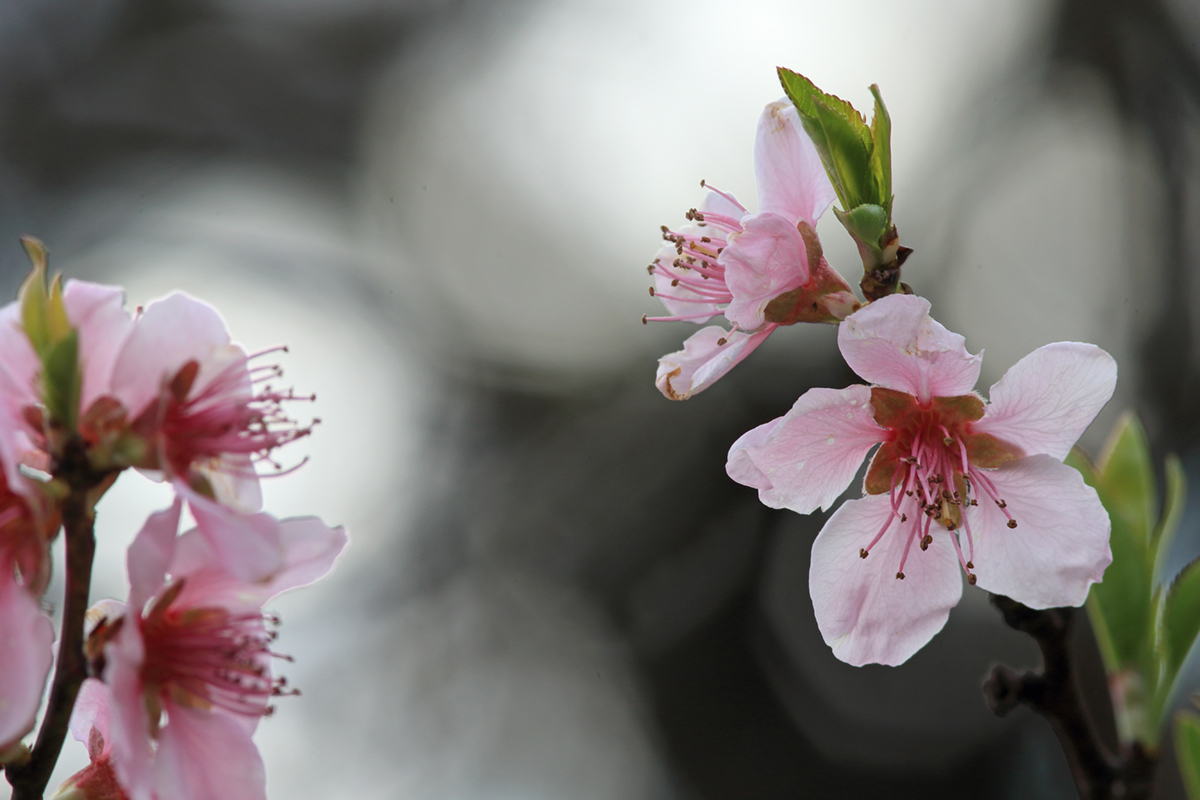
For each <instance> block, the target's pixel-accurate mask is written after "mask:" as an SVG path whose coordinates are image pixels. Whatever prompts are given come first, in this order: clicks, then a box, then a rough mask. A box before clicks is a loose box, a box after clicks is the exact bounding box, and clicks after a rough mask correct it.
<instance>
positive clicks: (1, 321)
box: [0, 302, 42, 408]
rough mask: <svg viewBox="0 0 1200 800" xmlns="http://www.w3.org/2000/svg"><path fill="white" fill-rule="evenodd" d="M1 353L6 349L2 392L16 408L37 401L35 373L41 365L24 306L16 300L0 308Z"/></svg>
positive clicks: (0, 376) (0, 375) (1, 373)
mask: <svg viewBox="0 0 1200 800" xmlns="http://www.w3.org/2000/svg"><path fill="white" fill-rule="evenodd" d="M0 353H4V360H3V363H0V393H2V394H3V395H4V396H6V397H8V398H9V399H10V400H11V401H12V403H13V404H14V405H15V406H16V407H17V408H20V407H21V406H26V405H30V404H32V403H37V402H38V397H37V394H36V393H35V392H34V390H33V385H34V377H35V376H36V375H37V374H38V371H39V370H41V368H42V366H41V362H40V361H39V360H38V357H37V353H35V352H34V351H33V345H31V344H30V343H29V338H28V337H27V336H26V335H25V329H24V328H23V327H22V325H21V307H20V305H18V304H17V303H15V302H13V303H9V304H8V305H6V306H4V308H0Z"/></svg>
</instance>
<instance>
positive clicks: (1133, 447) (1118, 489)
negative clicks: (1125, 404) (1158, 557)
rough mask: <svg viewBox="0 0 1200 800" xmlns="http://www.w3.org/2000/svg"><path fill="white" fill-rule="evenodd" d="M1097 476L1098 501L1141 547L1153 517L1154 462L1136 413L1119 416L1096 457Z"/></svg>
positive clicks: (1155, 501)
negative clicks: (1098, 478)
mask: <svg viewBox="0 0 1200 800" xmlns="http://www.w3.org/2000/svg"><path fill="white" fill-rule="evenodd" d="M1100 478H1101V482H1102V483H1103V486H1104V491H1103V492H1102V496H1101V500H1103V502H1104V507H1105V508H1106V509H1108V514H1109V516H1110V517H1112V520H1113V526H1114V527H1116V525H1117V523H1118V519H1119V520H1120V522H1121V524H1122V525H1124V526H1125V527H1126V528H1127V529H1128V530H1129V531H1130V533H1131V535H1133V536H1135V537H1136V538H1137V539H1138V541H1139V542H1141V543H1143V546H1144V547H1145V546H1148V545H1149V543H1150V533H1151V531H1152V530H1153V529H1154V522H1155V519H1156V518H1157V513H1156V512H1157V510H1158V509H1157V506H1158V489H1157V487H1156V486H1155V483H1154V465H1153V463H1152V462H1151V460H1150V443H1149V442H1148V441H1147V440H1146V432H1145V431H1144V430H1142V425H1141V423H1140V422H1138V418H1137V415H1136V414H1134V413H1133V412H1131V411H1126V412H1125V413H1124V414H1122V415H1121V418H1120V419H1119V420H1118V421H1117V424H1116V425H1115V426H1114V427H1113V431H1112V433H1111V434H1109V438H1108V442H1107V443H1106V444H1105V446H1104V451H1103V453H1102V454H1101V456H1100Z"/></svg>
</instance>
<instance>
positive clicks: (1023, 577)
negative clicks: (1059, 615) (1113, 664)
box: [968, 455, 1112, 608]
mask: <svg viewBox="0 0 1200 800" xmlns="http://www.w3.org/2000/svg"><path fill="white" fill-rule="evenodd" d="M986 477H987V478H988V479H989V480H990V481H991V482H992V483H993V484H994V485H995V487H996V490H997V493H998V494H999V496H1000V498H1001V499H1003V500H1004V501H1005V503H1006V504H1007V510H1008V512H1009V513H1010V514H1011V515H1012V517H1013V519H1015V520H1016V521H1017V527H1016V528H1009V527H1008V518H1007V517H1006V516H1004V514H1003V512H1001V510H1000V509H999V508H998V507H997V506H996V504H995V503H993V502H991V501H989V500H987V499H985V497H984V496H980V497H979V505H978V506H976V507H973V508H972V509H971V512H970V517H969V518H968V522H969V523H970V525H971V534H972V538H973V539H974V544H975V555H974V561H975V574H976V576H977V584H976V585H978V586H979V587H980V588H981V589H986V590H987V591H989V592H995V593H996V594H1002V595H1006V596H1007V597H1011V598H1012V599H1013V600H1016V601H1017V602H1019V603H1024V604H1025V605H1027V606H1029V607H1030V608H1054V607H1057V606H1080V605H1083V602H1084V601H1085V600H1087V595H1088V588H1089V587H1090V586H1091V585H1092V584H1093V583H1095V582H1097V581H1099V580H1100V579H1101V578H1102V577H1103V576H1104V570H1105V568H1106V567H1107V566H1108V565H1109V564H1110V563H1111V562H1112V551H1111V550H1109V547H1108V535H1109V532H1110V530H1111V523H1110V522H1109V519H1108V513H1107V512H1105V510H1104V506H1102V505H1100V499H1099V498H1098V497H1097V496H1096V491H1095V490H1094V489H1092V488H1091V487H1090V486H1087V485H1086V484H1085V483H1084V482H1083V478H1082V476H1080V474H1079V473H1078V472H1077V471H1075V470H1073V469H1071V468H1070V467H1068V466H1066V465H1065V464H1063V463H1062V462H1061V461H1059V460H1058V459H1055V458H1051V457H1050V456H1047V455H1034V456H1030V457H1028V458H1022V459H1018V460H1016V461H1011V462H1009V463H1008V464H1005V465H1004V466H1003V467H1001V468H1000V469H997V470H989V471H988V472H987V473H986Z"/></svg>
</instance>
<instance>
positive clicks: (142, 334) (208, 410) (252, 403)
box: [111, 292, 312, 511]
mask: <svg viewBox="0 0 1200 800" xmlns="http://www.w3.org/2000/svg"><path fill="white" fill-rule="evenodd" d="M266 352H273V351H266ZM262 355H266V353H258V354H255V355H248V354H247V353H246V351H245V350H244V349H242V347H241V346H240V345H237V344H234V343H233V341H232V339H231V337H230V335H229V330H228V329H227V328H226V327H225V321H224V320H223V319H222V318H221V315H220V314H219V313H218V312H217V310H216V309H214V308H213V307H212V306H210V305H208V304H207V303H204V302H201V301H200V300H196V299H195V298H193V297H189V296H188V295H186V294H182V293H178V292H177V293H175V294H171V295H169V296H167V297H165V298H163V299H161V300H156V301H154V302H152V303H150V304H149V305H148V306H147V307H146V309H145V311H144V312H143V313H142V314H140V315H139V316H138V318H137V320H136V322H135V324H134V327H133V331H132V332H131V333H130V334H129V336H128V338H127V339H126V341H125V342H124V345H123V346H122V347H121V350H120V352H119V353H118V354H117V356H116V359H115V363H114V365H113V370H112V384H111V394H112V395H113V397H115V398H116V399H117V400H118V401H119V402H120V403H121V406H122V407H123V408H124V410H125V412H126V414H127V415H128V419H129V421H130V426H131V429H132V431H133V432H134V434H135V435H137V436H138V437H140V438H141V439H142V441H143V442H144V444H145V453H144V455H143V458H142V460H141V462H140V463H139V464H137V466H139V467H141V468H143V469H149V470H152V471H157V472H161V473H163V474H164V475H165V476H166V477H168V478H171V479H178V480H181V481H183V482H184V483H186V484H188V485H189V486H191V487H192V488H193V489H195V490H196V491H198V492H201V493H202V494H205V495H208V496H210V497H213V498H215V499H217V500H219V501H221V502H223V503H228V504H230V505H233V506H235V507H237V508H239V509H241V510H244V511H256V510H258V509H259V508H261V507H262V494H261V492H260V490H259V484H258V474H257V472H256V470H255V462H256V461H263V460H265V461H270V458H271V452H272V451H273V450H274V449H275V448H277V447H280V446H281V445H284V444H287V443H288V442H291V441H294V440H295V439H298V438H300V437H302V436H305V435H307V434H308V433H309V432H310V431H311V430H312V426H311V425H309V426H300V425H298V424H297V423H296V422H295V421H294V420H292V419H290V418H289V417H288V416H287V415H286V414H285V413H284V411H283V407H282V404H283V403H284V402H286V401H289V400H300V399H312V398H309V397H303V398H301V397H297V396H296V395H294V394H293V393H292V392H291V391H290V390H280V389H278V388H275V387H273V386H271V385H270V383H268V382H269V381H271V380H273V379H275V378H278V377H279V376H280V374H281V371H280V369H279V368H278V367H277V366H275V365H258V366H256V365H252V363H251V362H252V361H253V360H254V359H255V358H257V357H259V356H262ZM271 463H274V462H271ZM276 466H277V465H276Z"/></svg>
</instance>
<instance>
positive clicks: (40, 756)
mask: <svg viewBox="0 0 1200 800" xmlns="http://www.w3.org/2000/svg"><path fill="white" fill-rule="evenodd" d="M66 449H67V454H66V455H65V457H64V458H63V459H62V461H61V463H60V465H59V466H58V468H57V469H56V470H55V477H56V478H61V479H62V480H63V481H64V483H66V484H67V486H68V487H69V488H70V493H69V494H68V495H67V497H66V498H65V499H64V500H63V502H62V506H61V509H62V521H63V533H64V535H65V536H66V550H67V572H66V590H65V592H64V601H63V618H62V632H61V634H60V636H59V648H58V663H57V665H56V666H55V669H54V683H53V684H51V687H50V699H49V701H48V703H47V705H46V715H45V716H44V717H43V718H42V727H41V728H40V729H39V730H38V736H37V742H36V744H34V747H33V751H32V753H31V754H30V758H29V760H28V761H26V762H25V763H23V764H20V765H10V766H9V767H8V768H7V769H6V770H5V775H6V777H7V778H8V782H9V783H10V784H12V787H13V794H12V800H41V798H42V795H43V793H44V792H45V790H46V784H47V783H48V782H49V780H50V775H51V773H53V772H54V766H55V764H57V763H58V756H59V753H60V752H61V751H62V746H63V742H64V741H65V739H66V736H67V729H68V724H69V723H70V720H71V711H72V709H73V708H74V707H75V698H76V697H77V696H78V694H79V687H80V686H81V685H82V684H83V681H84V679H85V678H87V661H86V659H85V658H84V654H83V639H84V617H85V615H86V614H87V609H88V594H89V592H90V591H91V583H92V560H93V557H94V556H95V553H96V539H95V535H94V528H95V513H94V510H93V509H94V505H95V497H94V492H95V490H96V489H97V488H98V487H100V486H102V485H105V484H106V482H107V481H109V480H111V474H109V473H101V472H96V471H95V470H93V469H92V468H91V465H90V464H89V463H88V462H87V458H86V455H85V454H84V452H83V449H82V445H79V446H68V447H67V448H66Z"/></svg>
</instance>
